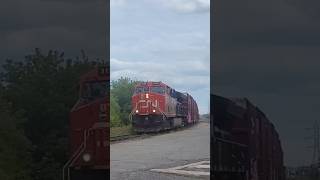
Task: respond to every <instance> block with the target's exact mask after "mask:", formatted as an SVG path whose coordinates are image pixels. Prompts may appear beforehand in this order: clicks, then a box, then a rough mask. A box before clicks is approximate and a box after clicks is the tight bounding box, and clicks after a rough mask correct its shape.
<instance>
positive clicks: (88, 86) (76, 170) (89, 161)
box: [63, 67, 110, 180]
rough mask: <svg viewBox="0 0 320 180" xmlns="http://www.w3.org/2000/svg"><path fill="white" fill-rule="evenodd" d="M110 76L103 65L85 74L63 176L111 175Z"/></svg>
mask: <svg viewBox="0 0 320 180" xmlns="http://www.w3.org/2000/svg"><path fill="white" fill-rule="evenodd" d="M108 77H109V75H108V69H107V67H99V68H95V69H94V70H92V71H90V72H88V73H87V74H85V75H83V76H82V77H81V80H80V93H79V99H78V101H77V103H76V104H75V105H74V107H73V108H72V110H71V113H70V152H71V153H70V154H71V156H70V159H69V161H68V162H67V163H66V164H65V166H64V168H63V179H67V180H82V179H83V180H88V179H97V180H99V179H101V180H102V179H107V178H108V176H109V172H110V171H109V152H110V149H109V101H108V97H109V78H108Z"/></svg>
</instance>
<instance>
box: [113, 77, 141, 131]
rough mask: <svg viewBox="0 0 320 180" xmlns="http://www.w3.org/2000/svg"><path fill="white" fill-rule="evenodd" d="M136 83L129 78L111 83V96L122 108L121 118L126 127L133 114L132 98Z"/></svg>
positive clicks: (122, 78)
mask: <svg viewBox="0 0 320 180" xmlns="http://www.w3.org/2000/svg"><path fill="white" fill-rule="evenodd" d="M136 83H137V82H136V81H132V80H131V79H130V78H127V77H125V78H124V77H121V78H120V79H118V80H116V81H112V82H111V94H112V95H114V96H115V97H116V98H117V100H118V104H119V106H120V118H121V120H122V122H123V124H126V125H128V124H129V123H130V122H129V114H130V112H131V97H132V95H133V91H134V86H135V85H136Z"/></svg>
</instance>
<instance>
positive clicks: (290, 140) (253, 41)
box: [212, 0, 320, 166]
mask: <svg viewBox="0 0 320 180" xmlns="http://www.w3.org/2000/svg"><path fill="white" fill-rule="evenodd" d="M215 9H216V10H215V11H216V13H215V15H216V16H215V17H214V21H215V24H214V31H215V37H214V38H215V42H214V46H215V48H216V49H215V52H214V53H215V54H214V63H213V65H214V68H213V76H214V78H213V82H214V83H213V84H214V88H213V89H212V90H213V92H214V93H217V94H220V95H224V96H228V97H229V96H231V97H247V98H249V100H251V102H253V103H254V104H256V105H257V106H258V107H259V108H260V109H261V110H262V111H263V112H265V113H266V115H267V116H268V117H269V119H270V120H271V121H272V122H273V123H274V124H275V127H276V129H277V130H278V132H279V134H280V137H281V141H282V146H283V149H284V153H285V163H286V165H293V166H296V165H304V164H310V162H311V159H312V155H313V152H312V149H308V148H307V146H311V145H312V139H311V140H306V139H305V137H308V136H310V135H312V131H308V130H306V128H308V127H312V125H313V123H314V121H315V120H320V83H319V82H320V72H319V71H320V33H319V32H320V23H319V22H320V21H319V20H320V1H316V0H245V1H238V0H224V1H219V3H217V4H215Z"/></svg>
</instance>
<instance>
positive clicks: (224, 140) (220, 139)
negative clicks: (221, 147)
mask: <svg viewBox="0 0 320 180" xmlns="http://www.w3.org/2000/svg"><path fill="white" fill-rule="evenodd" d="M215 139H216V140H217V141H220V142H225V143H229V144H235V145H238V146H242V147H248V146H247V145H245V144H241V143H237V142H234V141H230V140H226V139H223V138H219V137H215Z"/></svg>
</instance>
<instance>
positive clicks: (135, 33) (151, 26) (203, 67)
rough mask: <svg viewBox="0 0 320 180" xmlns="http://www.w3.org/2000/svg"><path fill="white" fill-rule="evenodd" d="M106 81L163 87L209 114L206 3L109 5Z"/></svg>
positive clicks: (142, 0) (145, 0)
mask: <svg viewBox="0 0 320 180" xmlns="http://www.w3.org/2000/svg"><path fill="white" fill-rule="evenodd" d="M110 46H111V55H110V57H111V79H112V80H116V79H118V78H120V77H121V76H125V77H130V78H131V79H134V80H143V81H162V82H164V83H166V84H167V85H169V86H171V87H172V88H175V89H176V90H178V91H183V92H188V93H190V94H191V95H192V96H193V97H194V98H195V99H196V101H197V103H198V106H199V110H200V113H208V111H209V92H210V77H209V76H210V52H209V51H210V1H209V0H135V1H131V0H112V1H111V42H110Z"/></svg>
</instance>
